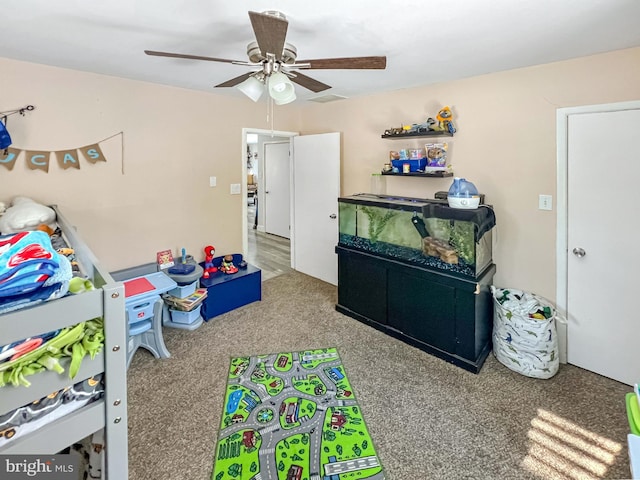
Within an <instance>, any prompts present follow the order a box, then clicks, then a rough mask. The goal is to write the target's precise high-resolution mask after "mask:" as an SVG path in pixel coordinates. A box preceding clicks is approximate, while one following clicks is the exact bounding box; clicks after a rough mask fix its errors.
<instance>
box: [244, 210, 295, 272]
mask: <svg viewBox="0 0 640 480" xmlns="http://www.w3.org/2000/svg"><path fill="white" fill-rule="evenodd" d="M255 214H256V207H255V205H249V206H248V207H247V237H248V251H247V262H249V263H250V264H252V265H255V266H256V267H258V268H259V269H260V270H262V281H265V280H268V279H270V278H273V277H277V276H278V275H281V274H283V273H287V272H290V271H291V270H292V269H291V243H290V241H289V239H288V238H283V237H278V236H277V235H271V234H268V233H264V232H259V231H258V230H254V228H253V225H254V219H255Z"/></svg>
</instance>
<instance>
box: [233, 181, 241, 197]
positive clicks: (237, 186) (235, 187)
mask: <svg viewBox="0 0 640 480" xmlns="http://www.w3.org/2000/svg"><path fill="white" fill-rule="evenodd" d="M241 192H242V187H241V186H240V184H239V183H232V184H231V195H240V193H241Z"/></svg>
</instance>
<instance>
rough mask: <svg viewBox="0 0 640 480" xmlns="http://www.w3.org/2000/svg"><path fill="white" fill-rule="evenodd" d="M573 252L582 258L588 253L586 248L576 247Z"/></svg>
mask: <svg viewBox="0 0 640 480" xmlns="http://www.w3.org/2000/svg"><path fill="white" fill-rule="evenodd" d="M573 254H574V255H575V256H576V257H578V258H582V257H584V256H585V255H586V254H587V252H585V251H584V248H580V247H576V248H574V249H573Z"/></svg>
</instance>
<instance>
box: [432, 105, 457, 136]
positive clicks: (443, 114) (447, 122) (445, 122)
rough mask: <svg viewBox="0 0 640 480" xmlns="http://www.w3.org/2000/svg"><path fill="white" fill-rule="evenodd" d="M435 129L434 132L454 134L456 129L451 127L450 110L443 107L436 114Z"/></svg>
mask: <svg viewBox="0 0 640 480" xmlns="http://www.w3.org/2000/svg"><path fill="white" fill-rule="evenodd" d="M436 118H437V119H438V124H437V127H436V128H434V130H437V131H439V132H449V133H450V134H451V135H453V134H454V133H456V127H454V126H453V113H451V108H449V107H443V108H442V110H440V111H439V112H438V116H437V117H436Z"/></svg>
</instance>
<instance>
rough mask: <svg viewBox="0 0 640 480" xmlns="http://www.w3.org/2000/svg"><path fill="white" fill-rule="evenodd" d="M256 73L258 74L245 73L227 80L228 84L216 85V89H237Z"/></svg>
mask: <svg viewBox="0 0 640 480" xmlns="http://www.w3.org/2000/svg"><path fill="white" fill-rule="evenodd" d="M254 73H256V72H247V73H244V74H242V75H240V76H239V77H236V78H232V79H231V80H227V81H226V82H222V83H220V84H218V85H216V86H215V88H218V87H235V86H236V85H239V84H240V83H242V82H244V81H245V80H246V79H247V78H249V77H250V76H251V75H253V74H254Z"/></svg>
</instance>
